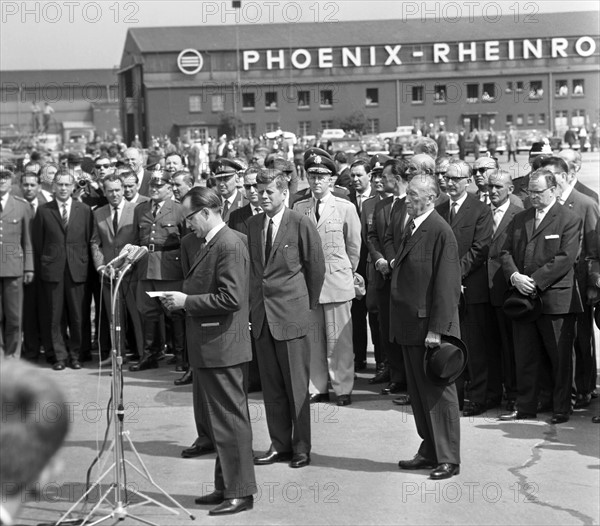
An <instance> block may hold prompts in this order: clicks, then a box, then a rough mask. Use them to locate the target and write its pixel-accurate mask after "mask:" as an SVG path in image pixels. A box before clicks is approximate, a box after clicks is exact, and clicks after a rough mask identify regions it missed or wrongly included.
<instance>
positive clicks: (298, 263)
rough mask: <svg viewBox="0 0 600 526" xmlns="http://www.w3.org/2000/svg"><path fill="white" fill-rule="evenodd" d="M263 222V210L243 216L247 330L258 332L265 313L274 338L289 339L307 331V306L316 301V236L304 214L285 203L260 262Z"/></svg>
mask: <svg viewBox="0 0 600 526" xmlns="http://www.w3.org/2000/svg"><path fill="white" fill-rule="evenodd" d="M264 224H265V214H264V213H262V214H258V215H255V216H253V217H251V218H250V219H249V221H248V245H249V247H250V321H251V322H252V334H253V336H254V337H255V338H259V337H260V335H261V333H262V329H263V325H264V321H265V317H266V320H267V323H268V324H269V328H270V330H271V334H272V335H273V338H275V339H276V340H279V341H284V340H292V339H294V338H299V337H301V336H304V335H306V334H308V332H309V330H310V324H311V321H312V319H311V316H310V314H309V311H310V309H315V308H316V307H317V305H318V303H319V295H320V293H321V287H322V286H323V280H324V275H325V263H324V256H323V249H322V247H321V240H320V238H319V233H318V232H317V229H316V228H315V226H314V224H313V223H312V222H311V220H310V219H309V218H308V217H306V216H303V215H301V214H299V213H297V212H296V211H294V210H289V209H287V208H286V209H285V211H284V212H283V217H282V220H281V224H280V225H279V229H278V230H277V235H276V236H275V239H274V240H273V248H272V250H271V255H270V257H269V261H267V262H265V261H264V256H265V252H264V246H265V242H264V234H263V227H264Z"/></svg>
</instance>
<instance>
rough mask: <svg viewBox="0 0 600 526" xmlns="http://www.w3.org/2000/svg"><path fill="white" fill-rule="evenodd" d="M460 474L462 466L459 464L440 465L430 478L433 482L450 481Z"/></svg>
mask: <svg viewBox="0 0 600 526" xmlns="http://www.w3.org/2000/svg"><path fill="white" fill-rule="evenodd" d="M459 473H460V466H459V465H458V464H440V465H439V466H438V467H437V468H435V469H434V470H433V471H432V472H431V473H430V474H429V478H430V479H433V480H442V479H449V478H450V477H453V476H454V475H458V474H459Z"/></svg>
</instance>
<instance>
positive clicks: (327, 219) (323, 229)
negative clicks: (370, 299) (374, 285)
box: [294, 195, 361, 303]
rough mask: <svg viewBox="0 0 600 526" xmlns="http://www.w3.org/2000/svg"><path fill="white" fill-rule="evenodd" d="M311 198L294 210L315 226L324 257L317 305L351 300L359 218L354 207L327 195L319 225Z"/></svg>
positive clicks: (359, 245) (356, 258) (295, 206)
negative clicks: (323, 279)
mask: <svg viewBox="0 0 600 526" xmlns="http://www.w3.org/2000/svg"><path fill="white" fill-rule="evenodd" d="M314 204H315V201H314V199H307V200H305V201H298V202H297V203H296V204H295V205H294V210H296V211H297V212H298V213H300V214H302V215H305V216H307V217H309V218H310V219H311V220H312V221H313V224H316V225H317V231H318V232H319V236H320V237H321V243H322V246H323V254H324V255H325V269H326V270H325V282H324V283H323V288H322V289H321V296H320V298H319V303H336V302H342V301H350V300H353V299H354V297H355V296H356V295H355V293H354V272H355V271H356V269H357V268H358V262H359V259H360V248H361V237H360V219H359V218H358V214H357V213H356V208H355V207H354V205H353V204H352V203H350V202H349V201H347V200H345V199H341V198H339V197H335V196H334V195H330V196H329V199H328V200H327V201H326V202H325V204H324V205H323V210H322V212H321V217H320V218H319V222H317V218H316V217H315V211H314Z"/></svg>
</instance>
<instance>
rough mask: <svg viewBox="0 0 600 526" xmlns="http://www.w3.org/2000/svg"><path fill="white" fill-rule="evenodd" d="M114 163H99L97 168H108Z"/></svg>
mask: <svg viewBox="0 0 600 526" xmlns="http://www.w3.org/2000/svg"><path fill="white" fill-rule="evenodd" d="M112 166H113V165H112V164H97V165H96V170H107V169H108V168H112Z"/></svg>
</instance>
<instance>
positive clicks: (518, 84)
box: [517, 80, 523, 93]
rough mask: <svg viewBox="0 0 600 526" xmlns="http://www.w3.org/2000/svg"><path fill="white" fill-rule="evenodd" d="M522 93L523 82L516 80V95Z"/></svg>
mask: <svg viewBox="0 0 600 526" xmlns="http://www.w3.org/2000/svg"><path fill="white" fill-rule="evenodd" d="M522 91H523V81H522V80H518V81H517V93H521V92H522Z"/></svg>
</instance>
